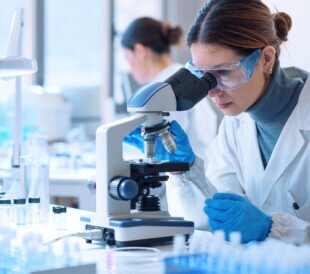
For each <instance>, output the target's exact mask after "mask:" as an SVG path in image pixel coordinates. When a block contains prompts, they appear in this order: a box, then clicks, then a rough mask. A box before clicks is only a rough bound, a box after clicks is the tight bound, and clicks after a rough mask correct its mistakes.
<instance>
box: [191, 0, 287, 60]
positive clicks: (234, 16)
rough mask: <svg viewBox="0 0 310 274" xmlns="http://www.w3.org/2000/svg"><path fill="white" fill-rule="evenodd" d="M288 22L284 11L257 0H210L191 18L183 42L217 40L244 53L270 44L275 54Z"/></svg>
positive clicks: (283, 38)
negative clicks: (272, 11) (191, 20)
mask: <svg viewBox="0 0 310 274" xmlns="http://www.w3.org/2000/svg"><path fill="white" fill-rule="evenodd" d="M291 26H292V21H291V17H290V16H289V15H288V14H286V13H284V12H278V13H275V14H271V12H270V10H269V8H268V7H267V6H266V5H265V4H264V3H263V2H262V1H260V0H210V1H208V2H207V3H206V4H205V5H204V6H203V7H202V9H201V10H200V11H199V13H198V15H197V17H196V19H195V20H194V22H193V25H192V26H191V28H190V30H189V32H188V34H187V44H188V45H189V46H190V45H191V44H193V43H208V44H218V45H221V46H225V47H229V48H231V49H233V50H235V51H236V52H237V53H239V54H241V55H244V56H245V55H247V54H249V53H251V52H253V51H254V50H255V49H258V48H264V47H265V46H267V45H271V46H273V47H274V48H275V50H276V58H278V56H279V54H280V45H281V43H282V42H283V41H286V40H287V35H288V32H289V30H290V29H291Z"/></svg>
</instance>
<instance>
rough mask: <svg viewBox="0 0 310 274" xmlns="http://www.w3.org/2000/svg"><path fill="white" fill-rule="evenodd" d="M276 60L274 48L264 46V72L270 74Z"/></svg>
mask: <svg viewBox="0 0 310 274" xmlns="http://www.w3.org/2000/svg"><path fill="white" fill-rule="evenodd" d="M275 60H276V50H275V49H274V47H272V46H266V47H265V48H264V49H263V50H262V62H263V70H264V73H265V74H270V75H271V74H272V71H273V68H274V63H275Z"/></svg>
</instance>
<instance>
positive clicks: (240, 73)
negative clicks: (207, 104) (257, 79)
mask: <svg viewBox="0 0 310 274" xmlns="http://www.w3.org/2000/svg"><path fill="white" fill-rule="evenodd" d="M260 55H261V50H260V49H257V50H255V51H254V52H252V53H251V54H250V55H248V56H246V57H245V58H243V59H242V60H240V61H239V62H235V63H232V64H230V65H226V64H225V65H219V66H203V67H197V66H195V65H194V64H193V62H192V60H189V61H188V62H187V63H186V65H185V68H187V69H188V70H189V71H190V72H191V73H192V74H194V75H195V76H196V77H198V78H201V77H202V76H203V75H204V74H205V73H206V72H209V73H212V74H213V75H214V76H215V77H216V80H217V87H218V88H219V89H221V90H232V89H235V88H237V87H239V86H241V85H242V84H244V83H245V82H247V81H248V80H250V79H251V77H252V74H253V72H254V70H255V68H256V65H257V63H258V60H259V57H260Z"/></svg>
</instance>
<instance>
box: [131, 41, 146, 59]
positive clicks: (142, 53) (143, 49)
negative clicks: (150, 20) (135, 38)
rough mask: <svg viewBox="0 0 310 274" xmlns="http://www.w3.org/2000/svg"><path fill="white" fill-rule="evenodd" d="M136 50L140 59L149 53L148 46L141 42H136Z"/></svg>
mask: <svg viewBox="0 0 310 274" xmlns="http://www.w3.org/2000/svg"><path fill="white" fill-rule="evenodd" d="M134 52H135V55H136V57H137V58H139V59H140V60H142V59H144V58H145V56H146V54H147V48H146V47H145V46H144V45H142V44H141V43H136V44H135V45H134Z"/></svg>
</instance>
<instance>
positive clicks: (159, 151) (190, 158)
mask: <svg viewBox="0 0 310 274" xmlns="http://www.w3.org/2000/svg"><path fill="white" fill-rule="evenodd" d="M170 131H171V133H172V134H173V135H174V142H175V144H176V146H177V149H176V151H175V152H174V153H169V152H168V151H167V150H166V149H165V148H164V146H163V144H162V143H161V141H160V139H159V137H158V138H157V142H156V149H155V155H154V158H155V159H157V160H161V161H164V160H167V161H169V162H187V163H190V164H192V163H193V162H194V161H195V154H194V152H193V150H192V148H191V145H190V143H189V141H188V138H187V136H186V134H185V132H184V130H183V129H182V128H181V126H180V125H179V124H178V122H176V121H172V122H171V125H170ZM124 142H125V143H127V144H130V145H133V146H135V147H136V148H138V149H139V150H140V151H141V152H144V145H143V136H141V127H138V128H136V129H135V130H134V131H132V132H131V133H129V134H128V135H127V136H126V137H125V138H124Z"/></svg>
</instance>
